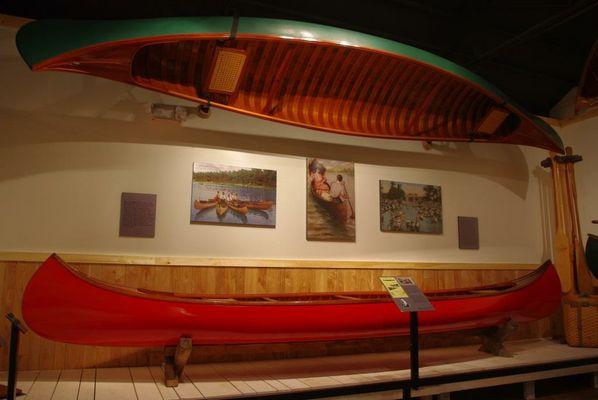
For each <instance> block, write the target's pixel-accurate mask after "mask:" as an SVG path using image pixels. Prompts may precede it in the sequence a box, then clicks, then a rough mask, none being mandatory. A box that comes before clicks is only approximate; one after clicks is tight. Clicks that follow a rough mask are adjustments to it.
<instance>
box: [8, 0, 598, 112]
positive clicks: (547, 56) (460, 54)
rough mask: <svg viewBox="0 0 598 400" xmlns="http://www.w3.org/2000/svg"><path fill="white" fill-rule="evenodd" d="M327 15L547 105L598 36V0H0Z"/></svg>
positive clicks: (52, 9)
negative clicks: (459, 67) (407, 45)
mask: <svg viewBox="0 0 598 400" xmlns="http://www.w3.org/2000/svg"><path fill="white" fill-rule="evenodd" d="M235 11H236V12H238V13H239V14H240V15H241V16H243V15H245V16H254V17H269V18H287V19H295V20H303V21H308V22H315V23H320V24H325V25H333V26H337V27H341V28H346V29H352V30H356V31H360V32H365V33H370V34H373V35H377V36H383V37H386V38H389V39H393V40H397V41H401V42H404V43H407V44H410V45H413V46H416V47H419V48H422V49H425V50H428V51H430V52H433V53H436V54H438V55H440V56H443V57H445V58H448V59H451V60H453V61H455V62H457V63H459V64H462V65H465V66H468V67H469V68H470V69H472V70H473V71H475V72H477V73H478V74H480V75H482V76H483V77H484V78H486V79H487V80H489V81H490V82H492V83H494V84H495V85H496V86H498V87H500V88H501V89H502V90H503V91H504V92H506V93H507V94H508V95H510V96H511V97H512V98H514V99H515V100H516V101H518V102H519V103H520V104H521V105H523V106H524V107H526V108H527V109H528V110H529V111H531V112H534V113H537V114H542V115H547V114H548V112H549V111H550V109H551V108H552V107H553V106H554V105H555V104H556V103H557V102H558V101H559V100H560V99H561V97H562V96H563V95H564V94H565V93H567V91H569V90H570V89H571V88H572V87H574V86H575V85H577V83H578V81H579V78H580V75H581V70H582V68H583V65H584V63H585V60H586V58H587V56H588V53H589V51H590V49H591V47H592V44H593V43H594V41H595V40H596V39H597V38H598V0H577V1H574V0H537V1H535V0H504V1H484V0H478V1H476V0H469V1H466V0H457V1H447V0H437V1H434V0H427V1H416V0H384V1H383V0H377V1H376V0H375V1H367V2H365V1H355V0H346V1H321V0H302V1H297V0H288V1H268V0H236V1H232V0H229V1H189V0H168V1H165V0H159V1H158V0H145V1H143V2H138V1H122V0H118V1H117V0H87V1H72V0H58V1H48V0H20V1H16V0H15V1H10V0H0V13H4V14H11V15H18V16H23V17H29V18H35V19H40V18H69V19H129V18H156V17H169V16H198V15H231V14H232V13H233V12H235Z"/></svg>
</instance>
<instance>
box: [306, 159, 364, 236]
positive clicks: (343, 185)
mask: <svg viewBox="0 0 598 400" xmlns="http://www.w3.org/2000/svg"><path fill="white" fill-rule="evenodd" d="M354 184H355V172H354V164H353V163H350V162H345V161H332V160H323V159H319V158H310V159H308V160H307V240H323V241H343V242H354V241H355V186H354Z"/></svg>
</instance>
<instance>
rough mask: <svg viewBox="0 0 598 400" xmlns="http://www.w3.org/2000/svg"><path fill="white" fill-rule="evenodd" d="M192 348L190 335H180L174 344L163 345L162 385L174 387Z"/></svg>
mask: <svg viewBox="0 0 598 400" xmlns="http://www.w3.org/2000/svg"><path fill="white" fill-rule="evenodd" d="M191 350H193V342H192V340H191V338H190V337H187V336H181V337H180V338H179V343H178V344H177V345H176V346H166V347H164V385H165V386H167V387H176V386H178V384H179V379H180V378H181V375H182V374H183V369H185V365H187V362H188V361H189V357H190V356H191Z"/></svg>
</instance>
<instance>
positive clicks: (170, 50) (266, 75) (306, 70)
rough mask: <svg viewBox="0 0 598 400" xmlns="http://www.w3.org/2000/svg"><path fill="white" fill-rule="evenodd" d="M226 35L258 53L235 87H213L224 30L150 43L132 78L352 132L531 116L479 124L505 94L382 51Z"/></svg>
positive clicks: (508, 130)
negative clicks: (213, 36) (215, 35)
mask: <svg viewBox="0 0 598 400" xmlns="http://www.w3.org/2000/svg"><path fill="white" fill-rule="evenodd" d="M227 45H229V46H233V47H234V48H236V49H244V50H246V51H247V53H248V54H249V61H248V65H247V67H246V69H245V71H244V76H243V77H242V78H241V84H240V87H239V90H238V92H237V93H236V94H233V95H226V94H218V93H210V92H208V91H207V90H206V88H207V80H208V79H209V71H210V65H211V60H212V56H213V54H214V52H215V49H216V48H217V46H221V44H220V43H219V42H218V41H217V40H181V41H175V42H167V43H159V44H152V45H147V46H144V47H142V48H141V49H140V50H139V51H138V52H137V53H136V55H135V57H134V58H133V62H132V74H133V78H134V80H135V82H136V83H138V84H140V85H142V86H146V87H153V88H155V87H159V88H161V89H162V90H164V91H167V92H169V93H172V94H182V95H185V96H188V97H191V98H197V99H209V100H210V101H211V102H212V103H214V104H222V105H227V106H229V107H233V108H235V109H238V110H243V111H245V112H247V113H252V114H256V115H262V116H265V117H266V118H268V117H270V118H272V119H278V120H283V121H286V122H290V123H296V124H301V125H305V126H309V127H314V128H319V129H325V130H330V131H336V132H342V133H349V134H362V135H367V136H376V137H394V138H398V137H400V138H417V139H436V138H438V137H443V138H445V139H446V140H470V139H471V137H472V135H473V136H474V137H476V136H477V139H480V140H484V139H488V138H490V137H493V138H494V139H495V140H496V141H501V140H502V139H503V138H506V137H507V136H509V135H510V134H512V133H513V132H514V131H515V130H516V129H517V128H518V127H519V125H520V124H521V122H522V121H521V119H520V118H519V117H517V116H515V115H514V114H509V117H507V118H506V119H505V120H504V121H502V123H500V124H498V126H494V129H493V130H492V131H490V132H488V131H487V132H482V131H479V130H477V128H478V127H479V126H480V125H482V122H483V121H484V120H485V119H486V118H488V117H490V116H491V115H492V111H493V110H494V109H495V108H498V109H503V108H502V107H501V106H500V105H499V104H497V103H496V102H495V101H493V100H492V99H491V98H490V97H488V96H486V95H484V94H483V93H482V92H481V91H479V90H478V89H476V88H475V87H473V86H472V85H469V84H467V83H465V82H464V81H463V80H462V79H459V78H457V77H453V76H450V75H449V74H446V73H441V72H440V71H439V70H435V69H431V68H429V67H428V66H425V65H422V64H417V63H414V62H412V61H409V60H405V59H401V58H399V57H393V56H390V55H388V54H384V53H381V52H374V51H371V50H366V49H358V48H353V47H349V46H346V47H343V46H331V45H326V44H319V43H310V42H290V41H283V40H265V39H264V40H255V39H245V40H244V39H239V40H236V41H234V42H232V43H227Z"/></svg>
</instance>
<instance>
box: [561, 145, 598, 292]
mask: <svg viewBox="0 0 598 400" xmlns="http://www.w3.org/2000/svg"><path fill="white" fill-rule="evenodd" d="M565 151H566V153H567V156H569V157H571V156H572V155H573V151H572V149H571V147H567V148H566V150H565ZM565 171H566V178H567V179H566V182H567V197H568V201H569V213H570V214H571V215H570V220H571V231H572V234H573V235H572V237H573V252H574V255H575V286H576V287H577V290H578V291H579V293H580V294H584V293H585V294H592V293H593V291H594V285H593V284H592V280H595V279H594V277H593V275H592V273H591V272H590V268H589V267H588V262H587V260H586V253H585V251H584V249H583V244H582V240H581V227H580V224H579V211H578V209H577V188H576V185H575V170H574V167H573V162H572V161H569V162H567V163H565Z"/></svg>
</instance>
